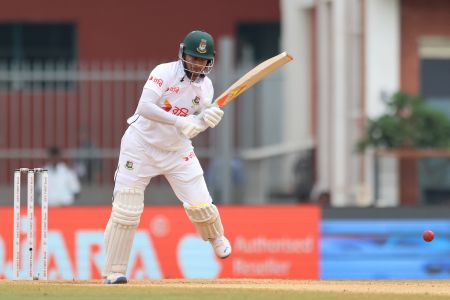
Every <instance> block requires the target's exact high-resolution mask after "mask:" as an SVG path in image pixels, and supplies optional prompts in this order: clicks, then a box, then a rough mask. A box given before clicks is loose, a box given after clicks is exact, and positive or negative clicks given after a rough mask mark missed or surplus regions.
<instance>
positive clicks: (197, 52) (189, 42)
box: [182, 30, 215, 60]
mask: <svg viewBox="0 0 450 300" xmlns="http://www.w3.org/2000/svg"><path fill="white" fill-rule="evenodd" d="M182 47H183V54H189V55H191V56H194V57H198V58H203V59H207V60H213V59H214V54H215V52H214V39H213V37H212V36H211V35H210V34H209V33H207V32H205V31H200V30H195V31H192V32H189V33H188V35H186V37H185V38H184V41H183V45H182Z"/></svg>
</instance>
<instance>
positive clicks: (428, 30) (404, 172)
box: [400, 0, 450, 204]
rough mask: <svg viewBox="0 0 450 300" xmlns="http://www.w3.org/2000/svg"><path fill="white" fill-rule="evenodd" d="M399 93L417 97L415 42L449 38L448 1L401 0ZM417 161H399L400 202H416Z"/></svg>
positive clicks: (418, 61)
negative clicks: (436, 37)
mask: <svg viewBox="0 0 450 300" xmlns="http://www.w3.org/2000/svg"><path fill="white" fill-rule="evenodd" d="M400 30H401V31H400V32H401V50H400V51H401V61H400V64H401V67H400V68H401V70H400V84H401V90H402V91H404V92H408V93H413V94H420V60H419V53H418V52H419V51H418V50H419V49H418V42H419V38H420V37H422V36H447V37H450V1H447V0H427V1H424V0H402V1H401V28H400ZM417 187H418V179H417V161H416V159H401V160H400V201H401V203H402V204H415V203H417V201H418V198H419V195H418V188H417Z"/></svg>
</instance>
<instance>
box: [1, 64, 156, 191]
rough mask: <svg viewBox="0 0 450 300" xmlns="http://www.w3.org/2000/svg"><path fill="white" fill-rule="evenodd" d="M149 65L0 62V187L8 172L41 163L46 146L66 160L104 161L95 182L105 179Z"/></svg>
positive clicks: (6, 179) (109, 176)
mask: <svg viewBox="0 0 450 300" xmlns="http://www.w3.org/2000/svg"><path fill="white" fill-rule="evenodd" d="M150 66H151V64H149V63H139V64H137V63H128V64H123V63H95V62H94V63H80V64H77V65H73V64H65V63H54V62H48V63H45V64H32V65H31V64H15V65H10V66H8V65H5V64H0V129H1V130H0V161H1V164H2V167H1V168H0V183H8V182H10V181H11V176H10V175H11V173H10V170H12V169H14V168H17V167H19V166H28V167H38V166H42V165H44V164H45V163H46V157H47V155H46V149H47V148H48V147H51V146H58V147H60V148H61V149H62V150H63V155H64V157H65V158H66V159H68V160H75V161H76V160H81V159H87V158H90V159H103V160H104V159H106V161H105V162H103V163H102V168H101V170H99V174H97V178H96V180H97V181H98V182H99V183H103V182H105V181H111V180H112V177H111V176H112V175H111V174H113V173H114V170H115V164H116V159H117V155H118V147H119V144H120V138H121V136H122V134H123V132H124V130H125V128H126V126H127V125H126V122H125V120H126V119H127V117H128V116H130V115H132V114H133V113H134V110H135V109H136V104H137V102H138V100H139V95H140V92H141V90H142V86H143V84H144V83H145V80H146V78H147V76H148V73H149V70H150V69H151V67H150Z"/></svg>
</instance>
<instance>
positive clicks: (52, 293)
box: [0, 280, 450, 300]
mask: <svg viewBox="0 0 450 300" xmlns="http://www.w3.org/2000/svg"><path fill="white" fill-rule="evenodd" d="M0 299H2V300H3V299H5V300H10V299H11V300H19V299H20V300H22V299H27V300H41V299H45V300H50V299H62V300H72V299H84V300H88V299H108V300H119V299H120V300H132V299H139V300H144V299H174V300H175V299H186V300H190V299H192V300H194V299H195V300H203V299H205V300H206V299H208V300H210V299H221V300H223V299H249V300H253V299H255V300H256V299H258V300H265V299H276V300H283V299H301V300H341V299H342V300H343V299H346V300H353V299H354V300H361V299H368V300H372V299H374V300H375V299H382V300H423V299H427V300H428V299H430V300H433V299H436V300H438V299H439V300H443V299H450V282H449V281H280V280H276V281H270V280H261V281H260V280H225V281H220V280H211V281H208V280H202V281H192V280H191V281H183V280H158V281H136V282H132V283H131V284H127V285H120V286H106V285H102V284H98V283H97V282H83V281H76V282H75V281H73V282H69V281H65V282H51V281H50V282H43V281H40V282H37V281H32V282H30V281H14V282H13V281H9V280H3V281H0Z"/></svg>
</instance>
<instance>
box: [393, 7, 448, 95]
mask: <svg viewBox="0 0 450 300" xmlns="http://www.w3.org/2000/svg"><path fill="white" fill-rule="evenodd" d="M400 30H401V70H400V72H401V75H400V76H401V81H400V82H401V89H402V90H403V91H405V92H409V93H420V61H419V57H418V39H419V38H420V37H422V36H431V35H440V36H447V37H450V1H448V0H427V1H424V0H402V1H401V29H400Z"/></svg>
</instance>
